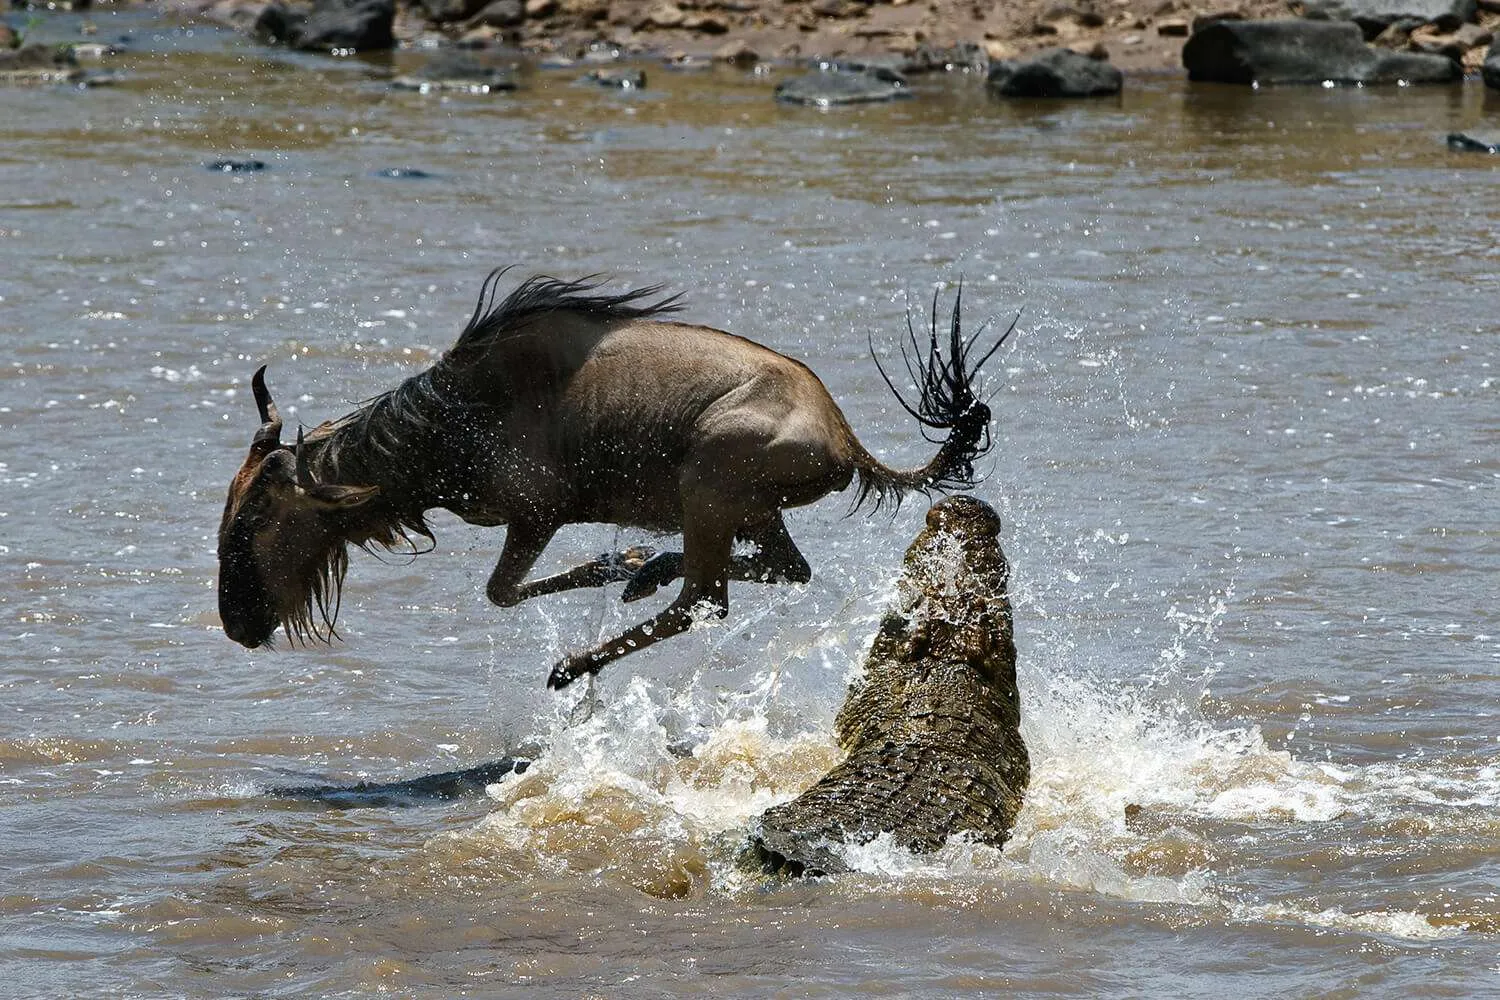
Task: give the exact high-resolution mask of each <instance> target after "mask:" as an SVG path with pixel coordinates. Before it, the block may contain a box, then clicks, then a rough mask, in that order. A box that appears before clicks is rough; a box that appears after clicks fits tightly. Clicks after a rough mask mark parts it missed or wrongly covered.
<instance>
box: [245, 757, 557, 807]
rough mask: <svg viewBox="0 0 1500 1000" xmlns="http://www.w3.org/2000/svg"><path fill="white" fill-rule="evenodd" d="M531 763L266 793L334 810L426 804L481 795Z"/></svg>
mask: <svg viewBox="0 0 1500 1000" xmlns="http://www.w3.org/2000/svg"><path fill="white" fill-rule="evenodd" d="M530 766H531V759H530V758H527V757H502V758H500V759H499V760H494V761H490V762H489V763H487V764H480V765H478V766H476V767H467V768H464V769H463V770H460V771H444V772H442V773H440V774H424V775H422V776H421V777H418V778H408V779H406V780H405V781H379V782H377V781H360V782H356V783H355V784H352V785H332V784H329V785H287V786H283V787H279V788H271V789H268V790H267V792H266V794H267V795H269V796H270V797H271V798H274V799H297V800H300V801H303V802H316V803H318V804H320V805H323V806H326V807H328V808H330V809H370V808H388V807H391V806H400V807H411V806H424V805H433V804H434V803H440V802H451V801H453V800H455V799H465V798H475V797H478V796H481V795H483V794H484V790H485V787H486V786H488V785H492V784H494V783H495V782H497V781H499V780H501V779H502V778H505V777H507V776H509V775H512V774H525V773H526V769H527V768H529V767H530Z"/></svg>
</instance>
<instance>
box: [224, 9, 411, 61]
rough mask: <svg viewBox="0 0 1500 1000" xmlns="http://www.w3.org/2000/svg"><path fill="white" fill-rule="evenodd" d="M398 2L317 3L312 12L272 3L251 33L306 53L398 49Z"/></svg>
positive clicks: (262, 13)
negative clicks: (396, 25) (396, 32)
mask: <svg viewBox="0 0 1500 1000" xmlns="http://www.w3.org/2000/svg"><path fill="white" fill-rule="evenodd" d="M395 20H396V3H395V0H315V2H314V3H313V6H312V10H311V11H310V12H307V13H304V12H302V11H300V10H294V9H292V8H291V7H288V6H287V5H286V4H284V3H282V2H281V0H272V2H271V3H270V4H268V5H267V6H266V8H265V9H264V10H262V11H261V12H260V16H259V17H257V18H256V19H255V25H254V27H253V28H252V29H251V33H252V34H253V35H254V36H255V37H256V38H258V39H260V40H261V41H264V42H271V43H276V44H281V45H286V46H288V47H290V48H294V49H300V50H302V51H307V52H368V51H375V50H380V49H391V48H395V47H396V36H395V34H394V26H395Z"/></svg>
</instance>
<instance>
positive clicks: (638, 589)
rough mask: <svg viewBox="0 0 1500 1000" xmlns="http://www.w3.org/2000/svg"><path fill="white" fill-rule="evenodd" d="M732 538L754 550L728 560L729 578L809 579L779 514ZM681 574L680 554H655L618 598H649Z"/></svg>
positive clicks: (804, 562)
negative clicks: (749, 544)
mask: <svg viewBox="0 0 1500 1000" xmlns="http://www.w3.org/2000/svg"><path fill="white" fill-rule="evenodd" d="M735 539H736V540H737V541H745V542H751V543H753V544H754V545H755V551H754V552H751V553H748V554H746V555H737V556H734V557H733V558H731V559H730V560H729V579H731V580H741V581H744V582H746V583H806V582H807V581H808V580H811V579H812V567H811V566H809V565H808V564H807V560H806V559H805V558H804V557H803V555H802V553H801V552H800V551H799V550H798V549H797V543H796V542H794V541H792V536H791V535H790V534H789V533H788V532H787V530H786V521H785V520H783V519H782V516H781V512H780V511H776V512H775V513H774V514H772V515H771V516H770V517H769V518H766V519H765V520H763V521H761V522H759V523H756V524H752V525H748V526H747V527H745V528H742V529H741V530H740V531H739V532H738V533H737V534H736V535H735ZM681 575H682V553H681V552H658V553H657V554H656V555H654V556H652V557H651V558H650V559H648V560H647V561H646V563H645V565H643V566H642V567H641V568H640V570H639V571H638V572H636V574H635V575H634V576H632V577H630V582H629V583H627V584H626V585H625V593H624V594H623V595H622V596H621V598H620V599H621V600H622V601H627V602H628V601H638V600H640V599H641V598H643V597H649V596H651V595H652V594H654V593H655V592H656V589H657V588H658V587H661V586H664V585H666V584H668V583H671V582H672V581H673V580H675V579H677V578H678V577H679V576H681Z"/></svg>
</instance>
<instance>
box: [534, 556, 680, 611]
mask: <svg viewBox="0 0 1500 1000" xmlns="http://www.w3.org/2000/svg"><path fill="white" fill-rule="evenodd" d="M656 554H657V553H656V550H655V549H653V548H651V547H650V546H649V545H633V546H631V547H630V548H628V549H624V550H622V551H620V552H604V553H601V554H599V555H598V556H595V557H594V558H593V559H590V560H589V561H588V562H586V563H581V564H579V565H577V566H574V567H573V568H572V569H569V570H564V571H563V572H561V573H554V574H553V575H552V576H544V577H542V578H541V579H540V580H531V581H530V582H528V583H523V584H521V585H520V587H518V588H517V589H518V591H519V592H520V594H521V600H529V599H530V598H533V597H541V596H542V595H543V594H557V593H560V592H562V591H564V590H577V589H579V588H581V587H602V586H604V585H605V584H606V583H619V582H620V581H622V580H633V579H635V577H636V575H637V574H638V573H640V571H641V569H642V567H644V566H647V565H649V564H650V562H651V560H652V559H653V558H655V557H656Z"/></svg>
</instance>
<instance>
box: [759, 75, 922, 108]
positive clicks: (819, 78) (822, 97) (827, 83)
mask: <svg viewBox="0 0 1500 1000" xmlns="http://www.w3.org/2000/svg"><path fill="white" fill-rule="evenodd" d="M910 96H911V91H910V90H909V89H908V88H907V85H906V78H905V77H903V76H902V75H901V74H900V73H897V72H896V71H895V70H889V69H874V70H862V71H859V72H849V71H847V70H843V69H833V70H827V71H824V72H818V73H807V74H804V75H802V76H797V77H793V78H792V79H790V80H784V81H782V82H781V83H779V84H777V86H776V100H778V101H782V102H784V103H786V104H811V105H814V106H816V107H820V108H827V107H832V106H834V105H838V104H867V103H870V102H872V101H891V100H896V99H898V98H902V97H910Z"/></svg>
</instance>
